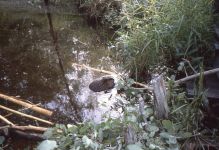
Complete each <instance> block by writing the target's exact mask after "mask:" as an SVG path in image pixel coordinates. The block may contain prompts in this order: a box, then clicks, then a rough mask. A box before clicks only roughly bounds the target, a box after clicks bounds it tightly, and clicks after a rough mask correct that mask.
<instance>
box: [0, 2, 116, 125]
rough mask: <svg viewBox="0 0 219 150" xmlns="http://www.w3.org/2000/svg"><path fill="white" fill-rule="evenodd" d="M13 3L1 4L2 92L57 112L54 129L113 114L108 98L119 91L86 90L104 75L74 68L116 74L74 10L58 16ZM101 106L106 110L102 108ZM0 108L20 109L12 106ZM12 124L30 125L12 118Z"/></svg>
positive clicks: (101, 44) (98, 40)
mask: <svg viewBox="0 0 219 150" xmlns="http://www.w3.org/2000/svg"><path fill="white" fill-rule="evenodd" d="M45 1H46V0H45ZM10 2H13V1H11V0H9V1H3V0H0V4H1V5H0V92H2V93H5V94H8V95H12V96H20V97H21V98H23V99H26V100H28V101H30V102H33V103H34V104H38V103H40V104H42V105H43V107H46V108H48V109H51V110H53V111H54V116H53V117H51V118H50V120H51V121H53V122H56V123H74V122H75V121H79V120H80V119H81V118H82V120H88V119H92V120H95V121H97V122H99V121H101V115H102V114H104V113H105V112H106V111H110V104H109V98H110V97H111V95H112V94H115V91H113V93H108V94H103V93H93V92H92V91H90V90H89V88H88V85H89V83H90V82H91V81H93V79H94V78H97V77H99V76H101V74H99V73H95V72H92V71H89V70H79V69H78V68H74V67H73V66H72V64H73V63H78V64H87V65H90V66H93V67H95V68H105V69H107V70H111V69H115V68H116V67H115V65H114V63H113V60H112V59H111V58H110V57H109V56H110V55H111V52H110V50H108V49H107V47H106V44H105V43H104V41H103V40H102V37H101V36H99V34H98V33H97V31H96V30H93V29H92V28H90V27H89V26H88V25H87V23H86V21H85V20H84V19H83V18H82V17H81V16H80V15H79V14H77V11H73V10H74V9H75V8H76V7H75V5H74V4H71V5H68V6H72V9H70V10H69V11H68V12H64V13H60V12H59V11H58V9H57V11H54V10H56V9H54V8H53V7H54V5H52V7H51V8H50V10H49V9H48V8H46V7H45V5H44V3H39V4H37V5H36V6H37V7H35V6H34V5H33V4H29V3H27V4H26V3H25V2H24V1H23V0H20V1H19V0H17V1H14V3H15V2H20V3H22V4H21V6H23V7H22V8H20V7H19V8H15V6H12V5H10ZM27 2H29V1H27ZM23 3H25V4H26V5H23ZM17 4H19V3H17ZM74 7H75V8H74ZM33 8H34V9H33ZM60 8H62V7H60ZM62 10H63V8H62ZM57 12H59V13H57ZM99 101H102V102H103V103H104V104H105V106H103V107H99V104H98V103H99ZM110 101H111V102H113V100H112V99H111V100H110ZM0 103H1V104H2V105H10V107H11V108H15V109H20V108H18V106H14V105H12V104H10V103H9V102H5V101H1V102H0ZM26 112H27V113H30V114H31V113H32V112H31V111H30V110H26ZM1 113H2V114H7V112H4V111H2V112H1ZM41 117H43V116H41ZM80 117H81V118H80ZM9 119H12V120H13V121H14V122H16V121H18V120H19V124H20V125H22V123H23V124H26V123H27V121H26V120H25V119H24V120H22V118H20V117H17V118H16V117H14V116H13V115H12V116H11V118H10V117H9ZM47 120H48V118H47Z"/></svg>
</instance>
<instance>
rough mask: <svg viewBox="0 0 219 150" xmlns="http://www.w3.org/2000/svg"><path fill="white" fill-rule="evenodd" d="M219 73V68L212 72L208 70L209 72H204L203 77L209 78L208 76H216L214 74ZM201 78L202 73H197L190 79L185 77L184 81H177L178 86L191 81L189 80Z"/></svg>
mask: <svg viewBox="0 0 219 150" xmlns="http://www.w3.org/2000/svg"><path fill="white" fill-rule="evenodd" d="M217 72H219V68H216V69H212V70H208V71H204V72H203V75H204V76H207V75H210V74H214V73H217ZM199 76H200V73H196V74H194V75H191V76H188V77H185V78H182V79H179V80H177V81H175V83H176V84H182V83H184V82H186V81H189V80H192V79H195V78H197V77H199Z"/></svg>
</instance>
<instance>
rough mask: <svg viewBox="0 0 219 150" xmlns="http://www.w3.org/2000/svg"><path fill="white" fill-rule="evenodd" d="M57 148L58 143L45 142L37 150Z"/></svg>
mask: <svg viewBox="0 0 219 150" xmlns="http://www.w3.org/2000/svg"><path fill="white" fill-rule="evenodd" d="M57 147H58V146H57V143H56V141H51V140H45V141H43V142H41V143H40V145H39V146H38V147H37V150H54V149H55V148H57Z"/></svg>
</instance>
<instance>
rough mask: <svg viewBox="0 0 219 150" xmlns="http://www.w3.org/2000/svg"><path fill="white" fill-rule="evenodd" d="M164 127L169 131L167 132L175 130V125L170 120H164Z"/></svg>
mask: <svg viewBox="0 0 219 150" xmlns="http://www.w3.org/2000/svg"><path fill="white" fill-rule="evenodd" d="M162 124H163V127H164V128H165V129H167V131H172V130H173V124H172V122H171V121H170V120H163V121H162Z"/></svg>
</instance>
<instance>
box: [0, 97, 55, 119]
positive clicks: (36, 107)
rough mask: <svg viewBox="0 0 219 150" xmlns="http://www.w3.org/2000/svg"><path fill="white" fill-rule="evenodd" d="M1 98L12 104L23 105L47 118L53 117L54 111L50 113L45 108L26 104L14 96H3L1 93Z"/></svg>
mask: <svg viewBox="0 0 219 150" xmlns="http://www.w3.org/2000/svg"><path fill="white" fill-rule="evenodd" d="M0 98H2V99H5V100H8V101H10V102H12V103H15V104H18V105H21V106H24V107H27V108H29V109H31V110H33V111H36V112H38V113H41V114H44V115H47V116H51V115H52V113H53V112H52V111H49V110H47V109H44V108H40V107H38V106H36V105H32V104H29V103H26V102H24V101H22V100H20V99H18V98H15V97H12V96H8V95H5V94H2V93H0Z"/></svg>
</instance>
